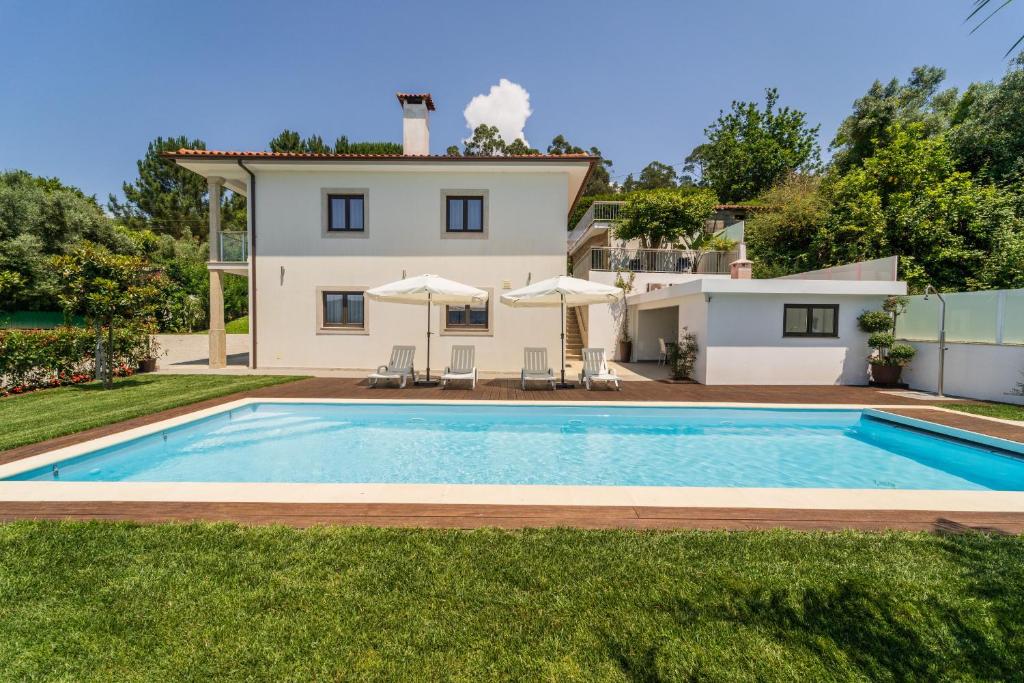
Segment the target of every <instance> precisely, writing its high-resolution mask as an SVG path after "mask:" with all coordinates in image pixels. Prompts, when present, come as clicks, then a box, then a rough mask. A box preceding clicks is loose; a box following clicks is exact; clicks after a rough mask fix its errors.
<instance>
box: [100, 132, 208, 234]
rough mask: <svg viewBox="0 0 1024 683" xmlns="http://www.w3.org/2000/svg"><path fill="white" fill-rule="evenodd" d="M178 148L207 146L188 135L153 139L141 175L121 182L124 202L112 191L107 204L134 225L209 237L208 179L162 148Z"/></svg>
mask: <svg viewBox="0 0 1024 683" xmlns="http://www.w3.org/2000/svg"><path fill="white" fill-rule="evenodd" d="M179 149H206V143H204V142H203V141H202V140H190V139H189V138H187V137H185V136H180V137H173V138H162V137H159V138H157V139H155V140H153V141H152V142H151V143H149V146H148V147H147V148H146V154H145V156H144V157H142V159H140V160H139V161H138V163H137V166H138V169H139V177H138V178H136V179H135V181H134V182H131V183H124V184H123V185H122V186H121V190H122V192H123V193H124V197H125V201H124V203H121V202H120V201H118V199H117V197H115V196H114V195H110V199H109V202H108V204H107V206H108V207H109V209H110V212H111V213H112V214H114V216H115V217H117V218H119V219H120V220H121V222H123V223H124V224H125V225H127V226H129V227H131V228H135V229H143V228H148V229H150V230H152V231H153V232H158V233H164V234H167V235H172V236H174V237H182V236H184V235H195V236H197V237H200V238H202V239H206V235H207V233H208V232H209V217H208V215H207V196H206V194H207V185H206V179H205V178H203V177H202V176H200V175H198V174H196V173H193V172H192V171H189V170H187V169H184V168H182V167H181V166H178V165H177V164H175V163H174V162H172V161H169V160H168V159H165V158H163V157H161V156H160V154H161V153H162V152H175V151H177V150H179ZM226 194H227V193H226Z"/></svg>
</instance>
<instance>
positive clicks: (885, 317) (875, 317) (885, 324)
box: [857, 311, 892, 346]
mask: <svg viewBox="0 0 1024 683" xmlns="http://www.w3.org/2000/svg"><path fill="white" fill-rule="evenodd" d="M857 324H858V325H859V326H860V329H861V330H862V331H864V332H889V331H890V330H892V316H891V315H889V314H888V313H886V312H885V311H864V312H863V313H861V314H860V315H859V316H857ZM869 343H870V342H869ZM871 346H874V344H871Z"/></svg>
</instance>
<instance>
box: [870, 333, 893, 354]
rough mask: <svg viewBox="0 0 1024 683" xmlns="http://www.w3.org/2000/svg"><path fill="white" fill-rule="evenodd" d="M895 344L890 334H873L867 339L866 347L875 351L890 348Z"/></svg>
mask: <svg viewBox="0 0 1024 683" xmlns="http://www.w3.org/2000/svg"><path fill="white" fill-rule="evenodd" d="M895 342H896V338H895V337H893V335H892V332H875V333H874V334H872V335H871V336H870V337H868V346H870V347H871V348H873V349H875V350H878V349H887V348H890V347H891V346H892V345H893V344H894V343H895Z"/></svg>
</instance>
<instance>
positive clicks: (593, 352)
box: [580, 349, 622, 391]
mask: <svg viewBox="0 0 1024 683" xmlns="http://www.w3.org/2000/svg"><path fill="white" fill-rule="evenodd" d="M580 381H581V382H583V384H584V385H586V387H587V391H590V389H591V386H590V385H591V384H592V383H593V382H605V383H607V384H614V385H615V388H616V389H618V390H619V391H622V383H621V382H620V381H619V377H618V375H616V374H615V371H614V370H609V369H608V363H607V362H606V361H605V359H604V349H583V370H582V371H581V372H580Z"/></svg>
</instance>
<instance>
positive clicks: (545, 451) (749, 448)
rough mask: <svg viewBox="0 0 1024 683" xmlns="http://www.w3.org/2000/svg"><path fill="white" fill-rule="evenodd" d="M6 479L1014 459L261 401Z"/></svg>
mask: <svg viewBox="0 0 1024 683" xmlns="http://www.w3.org/2000/svg"><path fill="white" fill-rule="evenodd" d="M57 467H58V471H57V476H56V477H55V476H54V472H53V469H52V466H46V467H44V468H40V469H38V470H33V471H30V472H26V473H23V474H20V475H16V476H13V477H10V479H13V480H37V481H43V480H47V481H53V480H54V479H57V480H58V481H164V482H166V481H179V482H181V481H184V482H350V483H357V482H378V483H452V484H574V485H611V486H736V487H744V486H745V487H801V488H802V487H815V488H819V487H820V488H867V489H882V488H897V489H973V490H1011V491H1020V490H1024V460H1021V459H1018V458H1015V457H1010V456H1007V455H1006V454H1001V453H998V452H994V451H990V450H986V449H985V448H984V447H981V446H977V447H976V446H972V445H968V444H966V443H964V442H960V441H954V440H950V439H945V438H940V437H936V436H932V435H929V434H925V433H922V432H919V431H916V430H910V429H906V428H903V427H899V426H896V425H894V424H892V423H888V422H884V421H881V420H876V419H873V418H871V417H868V416H863V415H862V414H861V412H860V411H857V410H781V409H780V410H762V409H726V408H645V407H636V408H634V407H600V406H588V407H558V406H539V407H532V406H475V405H473V406H471V405H466V406H452V405H365V404H363V405H358V404H343V405H339V404H281V403H259V404H255V405H250V406H245V407H243V408H238V409H235V410H233V411H231V412H230V413H222V414H219V415H215V416H212V417H208V418H205V419H202V420H197V421H195V422H192V423H189V424H186V425H183V426H181V427H176V428H173V429H168V430H167V431H165V432H162V433H158V434H154V435H151V436H146V437H143V438H140V439H136V440H133V441H128V442H125V443H123V444H119V445H117V446H114V447H111V448H105V449H103V450H100V451H96V452H93V453H89V454H86V455H83V456H79V457H77V458H74V459H71V460H67V461H64V462H62V463H58V466H57Z"/></svg>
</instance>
